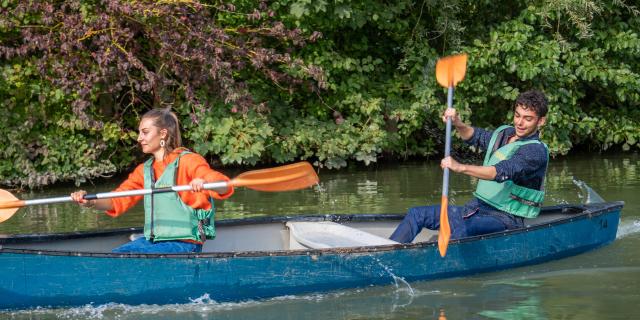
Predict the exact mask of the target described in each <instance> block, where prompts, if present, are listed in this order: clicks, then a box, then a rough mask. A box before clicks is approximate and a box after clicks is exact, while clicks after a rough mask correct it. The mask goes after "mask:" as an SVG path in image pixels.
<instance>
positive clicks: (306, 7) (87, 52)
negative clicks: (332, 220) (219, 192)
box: [0, 0, 640, 187]
mask: <svg viewBox="0 0 640 320" xmlns="http://www.w3.org/2000/svg"><path fill="white" fill-rule="evenodd" d="M638 10H639V9H638V7H637V6H636V5H635V3H634V2H631V1H623V0H539V1H483V0H480V1H462V0H448V1H441V0H425V1H409V0H396V1H379V0H378V1H376V0H358V1H355V0H333V1H324V0H276V1H256V0H241V1H189V0H165V1H140V2H130V1H116V0H110V1H106V0H105V1H47V0H43V1H9V0H5V1H2V2H1V3H0V101H1V103H2V108H0V135H1V136H2V137H3V139H0V183H1V184H4V185H9V186H17V187H38V186H44V185H47V184H51V183H54V182H59V181H75V182H76V183H81V182H84V181H86V180H87V179H92V178H96V177H101V176H107V175H110V174H113V173H115V172H118V171H122V170H129V169H130V168H131V166H132V165H134V164H136V163H138V162H139V161H141V160H142V159H143V156H142V155H141V154H140V153H139V151H138V150H137V146H136V141H135V137H136V135H137V132H136V131H137V120H138V117H139V116H140V114H142V113H144V112H145V111H146V110H148V109H150V108H153V107H171V108H172V109H173V110H174V111H176V112H177V113H178V114H179V116H180V118H181V120H182V125H183V128H184V129H183V132H184V138H185V141H186V145H187V146H188V147H190V148H192V149H194V150H195V151H197V152H200V153H201V154H203V155H204V156H205V157H207V158H209V159H210V160H211V161H212V162H214V163H216V164H217V165H256V164H270V163H282V162H289V161H294V160H297V159H307V160H310V161H312V162H313V163H314V164H315V165H317V166H319V167H322V168H341V167H344V166H347V164H348V163H364V164H370V163H372V162H375V161H378V160H380V159H383V158H384V159H406V158H409V157H428V156H432V155H436V154H438V153H439V152H440V150H441V149H442V148H441V142H442V136H443V134H442V127H443V126H442V123H441V121H440V117H439V115H440V113H441V112H442V110H443V108H444V98H445V96H444V95H445V91H444V89H442V88H440V87H439V86H438V85H437V83H436V81H435V76H434V66H435V62H436V61H437V59H438V57H441V56H443V55H448V54H451V53H455V52H466V53H468V54H469V66H468V70H467V78H466V79H465V80H464V81H463V82H462V83H461V84H460V85H459V86H458V89H457V91H456V101H455V104H456V106H457V108H458V109H459V110H460V112H461V113H462V114H463V117H464V118H465V119H466V120H468V121H470V122H472V123H473V124H475V125H478V126H486V127H495V126H497V125H499V124H502V123H504V122H508V121H509V118H510V116H511V115H510V110H511V106H512V104H513V101H514V100H515V98H516V96H517V95H518V93H519V92H520V91H523V90H526V89H529V88H538V89H541V90H543V91H544V92H545V93H546V94H547V95H548V97H549V99H550V102H551V106H550V115H549V119H548V125H547V126H546V128H545V129H544V132H543V140H544V141H545V142H547V143H548V145H549V146H550V149H551V150H552V152H553V154H554V155H562V154H566V153H568V152H569V151H570V150H571V149H572V148H574V147H576V146H588V147H589V148H591V149H592V150H607V149H609V148H619V149H621V150H625V151H627V150H637V148H638V146H639V144H638V140H640V125H639V122H640V110H638V107H639V105H640V68H639V67H640V39H639V37H638V35H639V34H640V14H639V11H638Z"/></svg>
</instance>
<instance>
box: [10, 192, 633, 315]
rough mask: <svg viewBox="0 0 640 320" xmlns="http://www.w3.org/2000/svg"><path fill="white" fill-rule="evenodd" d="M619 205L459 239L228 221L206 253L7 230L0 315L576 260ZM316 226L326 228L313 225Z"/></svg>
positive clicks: (575, 210)
mask: <svg viewBox="0 0 640 320" xmlns="http://www.w3.org/2000/svg"><path fill="white" fill-rule="evenodd" d="M622 207H623V203H622V202H610V203H600V204H591V205H584V206H582V205H580V206H575V205H562V206H553V207H546V208H544V209H543V212H542V213H541V215H540V216H539V217H538V218H536V219H531V220H528V225H527V226H526V227H525V228H523V229H518V230H513V231H508V232H500V233H494V234H489V235H484V236H477V237H470V238H465V239H460V240H456V241H452V242H451V243H450V245H449V249H448V251H447V256H446V257H445V258H441V257H440V255H439V253H438V247H437V243H436V242H434V241H433V240H431V239H433V237H434V235H436V233H435V232H433V231H429V230H425V231H423V232H422V233H421V234H420V235H419V236H418V238H417V239H416V241H414V243H412V244H396V243H393V242H390V241H388V240H386V237H388V235H389V234H391V232H392V231H393V229H394V228H395V226H396V225H397V224H398V222H399V220H400V219H401V218H402V216H401V215H322V216H296V217H275V218H260V219H243V220H225V221H219V222H217V229H218V237H217V238H216V239H215V240H212V241H208V242H207V244H206V245H205V247H204V249H203V253H200V254H173V255H157V254H112V253H110V252H109V251H110V249H111V248H113V247H115V246H118V245H120V244H122V243H124V242H126V241H129V239H131V238H132V237H135V236H137V235H139V233H140V232H141V230H140V229H134V228H132V229H119V230H111V231H102V232H91V233H88V232H85V233H64V234H46V235H41V234H32V235H4V236H2V235H0V297H2V298H1V299H0V309H25V308H34V307H49V306H79V305H85V304H94V305H96V304H105V303H109V302H115V303H123V304H132V305H134V304H167V303H188V302H190V301H191V300H193V299H197V298H199V297H203V296H204V295H208V296H209V297H210V298H211V299H213V300H215V301H241V300H249V299H261V298H267V297H274V296H281V295H292V294H301V293H309V292H320V291H328V290H338V289H344V288H354V287H363V286H369V285H385V284H391V283H393V282H394V276H397V277H401V278H403V279H405V280H406V281H417V280H430V279H441V278H448V277H458V276H464V275H469V274H475V273H479V272H490V271H496V270H501V269H505V268H512V267H518V266H525V265H531V264H536V263H541V262H545V261H549V260H553V259H559V258H563V257H567V256H572V255H575V254H579V253H582V252H585V251H588V250H592V249H594V248H597V247H600V246H603V245H605V244H608V243H610V242H612V241H613V240H614V239H615V238H616V232H617V229H618V222H619V220H620V211H621V210H622ZM317 227H319V228H317Z"/></svg>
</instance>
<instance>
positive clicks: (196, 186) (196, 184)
mask: <svg viewBox="0 0 640 320" xmlns="http://www.w3.org/2000/svg"><path fill="white" fill-rule="evenodd" d="M204 183H205V181H204V179H202V178H195V179H193V180H191V182H189V185H190V186H191V190H192V191H193V192H200V191H202V190H204V187H203V186H204Z"/></svg>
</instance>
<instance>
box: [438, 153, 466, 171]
mask: <svg viewBox="0 0 640 320" xmlns="http://www.w3.org/2000/svg"><path fill="white" fill-rule="evenodd" d="M440 167H441V168H442V169H444V168H449V170H451V171H453V172H461V171H463V170H464V165H463V164H460V162H458V161H456V160H454V159H453V158H452V157H446V158H444V159H442V160H441V161H440Z"/></svg>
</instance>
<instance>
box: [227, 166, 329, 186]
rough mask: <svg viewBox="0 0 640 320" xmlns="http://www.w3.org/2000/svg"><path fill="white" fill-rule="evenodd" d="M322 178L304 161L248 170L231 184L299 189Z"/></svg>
mask: <svg viewBox="0 0 640 320" xmlns="http://www.w3.org/2000/svg"><path fill="white" fill-rule="evenodd" d="M319 180H320V179H319V178H318V175H317V174H316V172H315V170H313V167H312V166H311V164H310V163H308V162H306V161H303V162H298V163H293V164H289V165H285V166H280V167H276V168H269V169H261V170H253V171H247V172H245V173H242V174H240V175H239V176H237V177H235V178H233V179H232V180H231V181H230V183H229V184H231V185H232V186H234V187H247V188H249V189H253V190H258V191H271V192H276V191H290V190H299V189H304V188H307V187H310V186H312V185H314V184H317V183H318V181H319Z"/></svg>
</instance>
